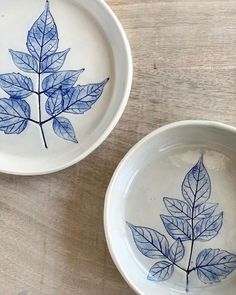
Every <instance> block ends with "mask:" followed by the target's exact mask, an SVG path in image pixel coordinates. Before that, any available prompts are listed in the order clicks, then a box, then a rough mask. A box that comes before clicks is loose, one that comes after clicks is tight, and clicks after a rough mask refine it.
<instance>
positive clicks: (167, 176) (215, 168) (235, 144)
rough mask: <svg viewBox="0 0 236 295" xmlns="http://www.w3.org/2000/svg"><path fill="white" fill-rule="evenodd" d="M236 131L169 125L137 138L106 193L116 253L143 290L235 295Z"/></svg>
mask: <svg viewBox="0 0 236 295" xmlns="http://www.w3.org/2000/svg"><path fill="white" fill-rule="evenodd" d="M235 177H236V130H235V128H233V127H230V126H226V125H223V124H220V123H214V122H207V121H186V122H179V123H175V124H171V125H168V126H166V127H163V128H160V129H159V130H157V131H155V132H153V133H152V134H150V135H149V136H147V137H146V138H144V139H143V140H142V141H141V142H140V143H138V144H137V145H136V146H135V147H134V148H133V149H132V150H131V151H130V152H129V153H128V154H127V156H126V157H125V158H124V160H123V161H122V162H121V164H120V165H119V167H118V168H117V170H116V172H115V174H114V176H113V178H112V180H111V183H110V186H109V188H108V191H107V195H106V204H105V212H104V222H105V231H106V237H107V242H108V246H109V249H110V252H111V255H112V257H113V259H114V262H115V263H116V265H117V267H118V269H119V270H120V272H121V274H122V275H123V276H124V278H125V279H126V280H127V282H128V283H129V284H130V286H131V287H132V288H133V289H134V290H135V291H136V292H137V293H138V294H145V295H146V294H147V295H149V294H150V295H152V294H162V295H167V294H196V295H197V294H204V295H208V294H209V295H211V294H219V295H220V294H227V295H233V294H235V288H236V271H235V268H236V227H235V224H236V216H235V210H236V195H235V192H236V182H235V179H236V178H235Z"/></svg>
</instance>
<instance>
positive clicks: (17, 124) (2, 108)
mask: <svg viewBox="0 0 236 295" xmlns="http://www.w3.org/2000/svg"><path fill="white" fill-rule="evenodd" d="M29 118H30V106H29V105H28V103H27V102H26V101H24V100H18V99H7V98H1V99H0V131H3V132H4V133H5V134H20V133H21V132H22V131H24V130H25V128H26V127H27V124H28V120H29Z"/></svg>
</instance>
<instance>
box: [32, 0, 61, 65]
mask: <svg viewBox="0 0 236 295" xmlns="http://www.w3.org/2000/svg"><path fill="white" fill-rule="evenodd" d="M58 43H59V39H58V32H57V26H56V24H55V21H54V19H53V16H52V14H51V12H50V10H49V1H46V6H45V10H44V12H43V13H42V14H41V15H40V17H39V18H38V19H37V20H36V22H35V23H34V24H33V26H32V28H31V29H30V30H29V32H28V37H27V43H26V45H27V48H28V50H29V52H30V53H31V54H32V56H33V57H35V58H36V59H37V60H38V61H39V62H42V61H43V60H44V59H45V58H46V57H47V56H49V55H51V54H52V53H55V52H56V51H57V48H58Z"/></svg>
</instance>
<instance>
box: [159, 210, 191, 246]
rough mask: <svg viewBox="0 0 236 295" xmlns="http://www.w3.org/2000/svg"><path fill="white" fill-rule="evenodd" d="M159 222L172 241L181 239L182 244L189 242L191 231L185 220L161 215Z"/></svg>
mask: <svg viewBox="0 0 236 295" xmlns="http://www.w3.org/2000/svg"><path fill="white" fill-rule="evenodd" d="M161 220H162V222H163V224H164V226H165V228H166V231H167V232H168V234H169V235H170V236H171V237H172V238H173V239H175V240H177V239H181V240H182V241H183V242H184V241H188V240H191V236H192V229H191V226H190V224H189V223H188V221H187V220H185V219H182V218H178V217H174V216H167V215H161Z"/></svg>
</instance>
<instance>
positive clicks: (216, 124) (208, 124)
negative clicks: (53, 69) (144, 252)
mask: <svg viewBox="0 0 236 295" xmlns="http://www.w3.org/2000/svg"><path fill="white" fill-rule="evenodd" d="M186 126H197V127H213V128H214V127H215V128H217V129H221V130H224V131H228V132H232V133H234V134H236V127H234V126H231V125H229V124H225V123H221V122H219V121H212V120H181V121H176V122H172V123H169V124H167V125H164V126H162V127H159V128H157V129H155V130H154V131H152V132H150V133H149V134H147V135H146V136H144V137H143V138H142V139H141V140H140V141H138V142H137V143H136V144H135V145H134V146H133V147H132V148H131V149H130V150H129V151H128V152H127V153H126V154H125V156H124V157H123V158H122V160H121V161H120V162H119V164H118V166H117V167H116V169H115V171H114V173H113V175H112V178H111V180H110V182H109V185H108V187H107V191H106V194H105V202H104V210H103V227H104V232H105V238H106V243H107V247H108V250H109V253H110V255H111V258H112V260H113V262H114V264H115V266H116V268H117V269H118V271H119V273H120V274H121V276H122V277H123V279H124V280H125V281H126V283H127V284H128V285H129V287H130V288H131V289H132V290H133V291H135V292H136V293H137V294H144V293H142V290H140V288H139V287H137V286H135V285H134V283H133V282H132V281H131V280H130V279H129V277H128V276H127V275H126V274H125V272H124V271H123V269H124V268H123V266H122V265H121V263H120V262H119V261H118V259H117V257H116V254H115V251H114V250H113V243H112V239H111V237H110V230H109V203H110V201H111V195H112V189H113V186H114V183H115V182H116V179H117V177H118V175H119V173H120V171H121V170H122V168H123V166H124V165H125V163H126V162H127V160H128V159H129V158H130V157H132V155H133V154H134V153H135V152H136V150H138V149H139V148H140V147H141V146H142V145H143V144H145V143H146V142H147V141H148V140H149V139H151V138H152V137H154V136H156V135H158V134H160V133H162V132H165V131H167V130H170V129H175V128H176V127H186Z"/></svg>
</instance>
